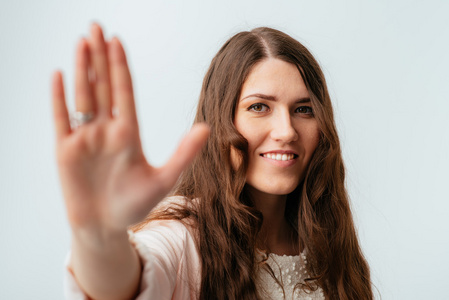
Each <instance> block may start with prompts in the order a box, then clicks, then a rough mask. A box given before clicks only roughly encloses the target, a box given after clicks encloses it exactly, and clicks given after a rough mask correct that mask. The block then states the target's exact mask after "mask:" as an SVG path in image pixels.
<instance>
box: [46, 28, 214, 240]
mask: <svg viewBox="0 0 449 300" xmlns="http://www.w3.org/2000/svg"><path fill="white" fill-rule="evenodd" d="M75 72H76V74H75V102H76V110H77V111H79V112H82V113H93V114H94V118H93V120H91V121H90V122H88V123H86V124H84V125H81V126H80V127H78V128H71V126H70V120H69V114H68V112H67V106H66V102H65V96H64V87H63V81H62V75H61V73H60V72H56V73H55V74H54V77H53V86H52V92H53V108H54V120H55V127H56V140H57V160H58V167H59V173H60V178H61V184H62V189H63V194H64V198H65V201H66V206H67V211H68V217H69V222H70V224H71V226H72V228H73V229H88V230H99V231H104V230H112V231H122V230H126V228H127V227H128V226H129V225H131V224H133V223H135V222H137V221H139V220H141V219H142V218H143V217H145V215H146V214H147V213H148V212H149V211H150V210H151V209H152V208H153V207H154V206H155V205H156V204H157V203H158V202H159V201H160V200H161V199H162V198H163V197H164V196H165V195H166V194H167V193H168V192H169V191H170V189H171V188H172V187H173V185H174V184H175V182H176V180H177V178H178V177H179V175H180V173H181V172H182V170H183V169H184V168H185V167H186V166H187V164H189V163H190V161H191V160H192V159H193V157H194V156H195V154H196V153H197V152H198V151H199V149H200V148H201V146H202V145H203V143H204V142H205V140H206V139H207V136H208V132H209V130H208V128H207V126H205V125H197V126H194V128H193V129H192V130H191V132H190V133H189V134H188V135H187V136H186V137H185V138H184V139H183V140H182V141H181V143H180V145H179V147H178V149H177V150H176V152H175V154H174V155H173V157H172V158H170V160H169V161H168V162H167V163H166V165H164V166H163V167H161V168H155V167H152V166H151V165H150V164H148V163H147V161H146V159H145V157H144V154H143V151H142V147H141V142H140V137H139V129H138V123H137V116H136V110H135V104H134V97H133V90H132V82H131V76H130V72H129V69H128V65H127V62H126V56H125V52H124V50H123V47H122V45H121V43H120V42H119V40H118V39H117V38H113V39H112V40H110V41H109V42H106V41H105V40H104V37H103V33H102V30H101V28H100V26H98V25H96V24H94V25H93V26H92V29H91V36H90V37H89V38H88V39H81V41H80V42H79V44H78V48H77V57H76V71H75ZM113 112H114V113H113Z"/></svg>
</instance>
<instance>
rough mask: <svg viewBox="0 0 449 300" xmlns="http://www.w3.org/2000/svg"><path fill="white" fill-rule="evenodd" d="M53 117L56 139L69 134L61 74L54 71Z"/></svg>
mask: <svg viewBox="0 0 449 300" xmlns="http://www.w3.org/2000/svg"><path fill="white" fill-rule="evenodd" d="M52 98H53V119H54V122H55V130H56V139H57V140H60V139H61V138H63V137H64V136H66V135H68V134H70V131H71V128H70V120H69V114H68V112H67V105H66V103H65V95H64V85H63V83H62V74H61V72H59V71H56V72H55V73H54V74H53V79H52Z"/></svg>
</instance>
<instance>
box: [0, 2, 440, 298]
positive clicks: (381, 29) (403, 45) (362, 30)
mask: <svg viewBox="0 0 449 300" xmlns="http://www.w3.org/2000/svg"><path fill="white" fill-rule="evenodd" d="M277 2H278V3H275V1H260V0H259V1H236V0H232V1H229V0H228V1H220V2H218V1H182V0H173V1H150V0H147V1H143V0H141V1H137V0H136V1H126V2H125V1H116V0H108V1H106V0H104V1H92V0H90V1H88V0H78V1H62V0H60V1H57V0H45V1H44V0H41V1H32V0H15V1H5V0H1V2H0V114H1V117H0V125H1V126H0V185H1V186H0V234H1V235H0V238H1V246H0V299H62V298H63V293H62V274H63V261H64V258H65V255H66V253H67V251H68V249H69V247H70V229H69V226H68V223H67V220H66V218H65V208H64V204H63V199H62V196H61V191H60V187H59V182H58V177H57V172H56V164H55V160H54V140H53V124H52V120H51V107H50V77H51V73H52V71H53V70H54V69H57V68H58V69H61V70H63V72H64V75H65V83H66V86H67V96H68V99H70V100H73V85H72V83H73V70H74V47H75V44H76V42H77V40H78V38H79V37H81V36H82V35H87V33H88V29H89V25H90V23H91V22H93V21H96V22H99V23H100V24H101V25H103V26H104V28H105V33H106V36H107V37H112V36H113V35H117V36H118V37H120V38H121V39H122V41H123V43H124V46H125V49H126V50H127V53H128V55H129V62H130V66H131V69H132V74H133V78H134V87H135V95H136V99H137V106H138V114H139V121H140V126H141V135H142V139H143V144H144V148H145V152H146V154H147V156H148V158H149V160H150V161H151V162H152V163H154V164H156V165H161V164H162V163H163V162H165V160H166V159H167V158H168V157H169V155H170V154H171V153H172V151H173V150H174V149H175V147H176V145H177V142H178V140H179V139H180V137H181V136H182V135H183V134H184V133H185V132H186V131H187V129H188V128H189V126H190V124H191V122H192V119H193V116H194V112H195V105H196V101H197V99H198V95H199V91H200V88H201V82H202V77H203V76H204V74H205V72H206V70H207V67H208V65H209V63H210V61H211V59H212V57H213V55H214V54H215V53H216V52H217V51H218V49H219V48H220V47H221V45H222V44H223V43H224V42H225V41H226V40H227V39H228V38H229V37H230V36H232V35H233V34H235V33H237V32H238V31H241V30H248V29H252V28H254V27H257V26H271V27H274V28H277V29H280V30H282V31H285V32H286V33H288V34H290V35H292V36H293V37H295V38H297V39H298V40H300V41H301V42H303V43H304V44H305V45H306V46H307V47H308V48H309V49H310V50H311V52H312V53H313V54H314V55H315V56H316V58H317V59H318V60H319V62H320V63H321V65H322V67H323V70H324V72H325V75H326V78H327V81H328V85H329V89H330V92H331V96H332V99H333V102H334V109H335V114H336V120H337V125H338V129H339V134H340V138H341V142H342V145H343V152H344V153H343V154H344V158H345V162H346V167H347V186H348V189H349V193H350V196H351V200H352V206H353V210H354V216H355V220H356V225H357V228H358V232H359V236H360V240H361V244H362V247H363V250H364V253H365V255H366V257H367V259H368V262H369V263H370V266H371V271H372V280H373V282H374V284H375V286H376V287H377V290H378V292H376V299H448V298H449V295H448V293H447V288H446V284H447V279H449V276H448V274H447V269H448V268H449V258H448V255H447V254H448V253H449V240H448V238H447V237H448V236H449V220H448V218H449V214H448V213H449V204H448V202H449V196H448V186H449V176H448V170H449V134H448V131H449V120H448V118H447V115H448V112H449V99H448V96H447V95H449V18H448V17H447V16H448V14H449V1H444V0H441V1H437V0H432V1H410V0H408V1H387V0H381V1H380V0H376V1H370V2H368V1H357V0H343V1H332V0H328V1H319V0H318V1H302V0H296V1H286V0H285V1H277ZM72 107H73V105H72ZM379 294H380V296H379Z"/></svg>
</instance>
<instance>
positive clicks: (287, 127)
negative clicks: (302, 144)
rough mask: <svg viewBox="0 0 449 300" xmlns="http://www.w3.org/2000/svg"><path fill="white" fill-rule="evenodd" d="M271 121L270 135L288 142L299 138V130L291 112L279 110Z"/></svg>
mask: <svg viewBox="0 0 449 300" xmlns="http://www.w3.org/2000/svg"><path fill="white" fill-rule="evenodd" d="M270 121H271V132H270V137H271V138H272V139H273V140H275V141H278V142H283V143H286V144H288V143H291V142H295V141H297V140H298V132H297V131H296V129H295V127H294V126H293V119H292V116H291V115H290V113H289V112H278V113H277V114H276V115H275V116H273V118H272V120H270Z"/></svg>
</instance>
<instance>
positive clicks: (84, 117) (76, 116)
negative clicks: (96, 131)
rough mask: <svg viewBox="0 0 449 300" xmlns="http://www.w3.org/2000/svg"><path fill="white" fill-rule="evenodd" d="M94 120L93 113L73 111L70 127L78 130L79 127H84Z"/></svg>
mask: <svg viewBox="0 0 449 300" xmlns="http://www.w3.org/2000/svg"><path fill="white" fill-rule="evenodd" d="M93 118H94V113H93V112H86V113H85V112H81V111H75V112H73V113H72V114H71V116H70V125H71V126H72V128H78V127H80V126H81V125H84V124H86V123H89V122H90V121H92V120H93Z"/></svg>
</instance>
